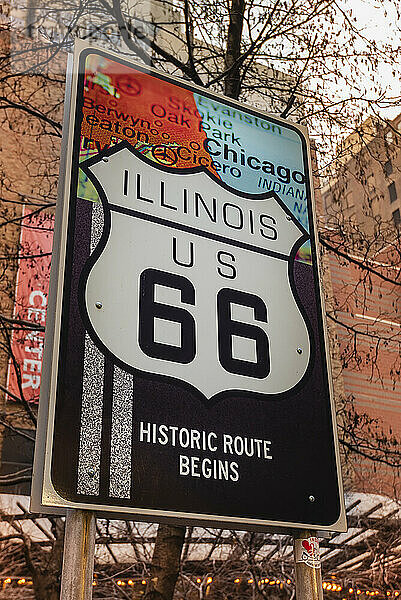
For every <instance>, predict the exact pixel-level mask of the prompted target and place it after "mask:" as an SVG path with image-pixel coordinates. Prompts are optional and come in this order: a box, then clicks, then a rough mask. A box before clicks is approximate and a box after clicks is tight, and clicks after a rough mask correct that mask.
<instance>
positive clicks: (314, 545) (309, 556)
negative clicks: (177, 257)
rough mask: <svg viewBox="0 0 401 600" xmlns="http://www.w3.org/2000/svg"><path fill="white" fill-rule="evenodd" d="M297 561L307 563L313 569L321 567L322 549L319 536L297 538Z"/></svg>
mask: <svg viewBox="0 0 401 600" xmlns="http://www.w3.org/2000/svg"><path fill="white" fill-rule="evenodd" d="M295 562H297V563H305V564H306V565H308V567H311V568H312V569H319V568H320V549H319V540H318V539H317V537H309V538H306V539H298V540H295Z"/></svg>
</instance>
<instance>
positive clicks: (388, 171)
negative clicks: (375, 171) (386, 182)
mask: <svg viewBox="0 0 401 600" xmlns="http://www.w3.org/2000/svg"><path fill="white" fill-rule="evenodd" d="M383 170H384V174H385V175H386V177H388V176H389V175H391V173H392V172H393V165H392V164H391V160H388V161H387V162H385V163H384V167H383Z"/></svg>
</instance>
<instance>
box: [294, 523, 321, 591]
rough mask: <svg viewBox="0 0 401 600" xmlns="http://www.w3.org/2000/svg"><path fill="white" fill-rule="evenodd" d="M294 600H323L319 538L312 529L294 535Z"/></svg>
mask: <svg viewBox="0 0 401 600" xmlns="http://www.w3.org/2000/svg"><path fill="white" fill-rule="evenodd" d="M294 560H295V585H296V600H323V588H322V570H321V566H320V550H319V540H318V538H317V537H316V535H315V533H314V532H313V531H309V530H300V531H299V532H297V533H296V535H295V536H294Z"/></svg>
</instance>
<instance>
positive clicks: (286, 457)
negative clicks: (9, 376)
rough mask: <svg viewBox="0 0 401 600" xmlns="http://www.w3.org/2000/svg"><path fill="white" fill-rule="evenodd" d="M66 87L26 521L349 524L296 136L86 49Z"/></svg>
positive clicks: (305, 169)
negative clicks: (75, 517) (45, 517)
mask: <svg viewBox="0 0 401 600" xmlns="http://www.w3.org/2000/svg"><path fill="white" fill-rule="evenodd" d="M126 81H130V82H131V83H130V86H129V89H128V87H127V85H126ZM132 89H135V91H136V92H135V95H133V94H132V93H131V91H132ZM72 90H73V94H72V100H71V113H70V117H69V118H70V121H69V130H68V133H66V129H67V128H65V132H64V135H65V137H66V138H67V146H68V151H67V155H66V159H65V167H66V177H65V179H66V181H65V185H64V187H62V194H61V196H62V201H61V202H60V204H59V208H58V210H59V215H58V219H57V221H58V225H59V229H58V234H57V235H58V237H57V246H56V248H57V250H59V257H58V261H57V264H56V260H53V264H54V265H55V266H54V267H53V272H52V278H53V279H52V281H53V293H52V291H51V297H52V298H53V307H54V312H53V313H52V315H53V318H52V319H51V320H50V324H51V330H50V331H48V332H47V343H46V353H47V354H46V356H47V358H45V361H46V363H45V364H46V367H47V368H46V372H45V385H43V384H42V392H41V393H42V396H41V402H40V421H41V424H42V425H41V427H40V432H41V433H40V435H39V440H38V445H37V450H36V459H35V460H36V463H35V472H36V475H35V479H34V487H33V496H32V507H33V508H34V509H35V508H36V509H37V510H39V509H40V510H45V509H46V510H49V508H50V509H51V508H52V507H64V506H69V507H74V506H75V507H85V508H89V509H93V510H100V511H109V512H114V513H116V514H125V515H128V516H130V517H131V518H133V516H135V518H139V519H145V520H146V519H148V520H150V519H153V520H167V521H173V522H177V521H178V522H185V523H188V522H192V523H201V524H205V523H208V524H216V525H219V526H229V527H233V526H238V527H241V528H245V529H246V528H249V529H255V528H256V529H257V528H266V527H268V526H273V525H274V526H275V527H279V528H280V527H281V528H283V527H285V528H292V527H309V528H314V529H328V530H336V531H340V530H342V529H344V524H345V521H344V508H343V503H342V498H341V481H340V477H339V472H338V453H337V441H336V434H335V426H334V415H333V407H332V401H331V391H330V389H331V388H330V381H329V376H328V366H327V356H326V342H325V332H324V326H323V319H322V304H321V297H320V291H319V277H318V269H317V255H316V240H315V233H314V226H313V211H312V198H311V195H312V191H311V185H310V175H309V166H308V165H309V162H308V161H309V158H308V143H307V138H306V134H305V131H304V130H303V129H301V128H299V127H296V126H295V125H293V124H292V123H288V122H286V121H283V120H280V119H276V118H273V117H270V116H268V115H265V114H264V113H261V112H257V111H254V110H253V109H251V108H248V107H244V106H242V105H239V104H238V103H235V102H232V101H228V100H227V99H225V98H221V97H218V96H215V95H212V94H209V93H205V92H204V91H203V90H200V89H198V88H195V87H192V86H189V85H187V84H186V83H185V84H184V83H183V82H178V81H177V80H174V79H171V78H168V77H166V76H164V75H162V74H159V73H156V72H154V71H152V70H148V69H144V68H142V67H139V66H137V65H133V64H131V63H127V62H124V61H122V60H121V59H119V58H117V57H115V56H114V55H112V54H109V53H105V52H104V51H102V50H97V49H94V48H87V47H84V46H80V47H78V48H77V50H76V57H75V70H74V71H73V74H72ZM46 382H47V384H46ZM47 399H48V401H47ZM67 449H68V451H67ZM315 473H318V476H316V475H315ZM273 482H274V492H273V488H272V483H273Z"/></svg>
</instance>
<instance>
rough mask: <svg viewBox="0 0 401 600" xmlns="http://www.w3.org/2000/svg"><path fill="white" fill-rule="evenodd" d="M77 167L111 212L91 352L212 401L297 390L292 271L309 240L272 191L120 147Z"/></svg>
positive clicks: (303, 364) (88, 289)
mask: <svg viewBox="0 0 401 600" xmlns="http://www.w3.org/2000/svg"><path fill="white" fill-rule="evenodd" d="M81 168H83V169H84V170H85V172H86V173H87V174H88V176H89V177H90V178H91V180H92V183H93V184H94V185H95V187H97V189H98V192H99V196H100V197H101V198H102V201H103V209H104V211H105V212H107V218H106V219H105V221H104V222H105V226H104V233H103V235H102V237H101V241H100V242H99V246H98V247H97V248H96V249H95V252H94V254H93V255H92V256H91V258H90V259H89V263H90V267H89V269H90V270H89V273H88V276H87V279H86V281H85V283H84V295H85V298H84V300H83V306H82V309H83V311H84V313H86V315H85V316H87V318H88V321H89V332H90V333H92V334H93V338H94V341H95V343H96V342H97V341H98V342H99V343H100V344H101V345H102V346H104V348H105V349H106V350H107V351H109V352H110V353H111V354H112V355H113V356H114V357H116V358H117V359H118V360H119V361H121V362H122V363H123V364H124V365H125V366H126V367H127V368H128V369H130V368H132V369H137V370H139V371H142V372H148V373H156V374H159V375H166V376H169V377H174V378H176V379H178V380H181V381H184V382H186V383H189V384H191V385H192V386H194V387H195V388H196V389H198V390H199V391H200V392H202V394H204V395H205V396H206V398H207V400H209V399H210V398H211V397H212V396H215V395H218V394H222V393H223V392H224V394H225V395H226V396H227V395H228V396H229V395H230V394H231V393H232V392H233V390H236V391H237V390H238V391H239V390H244V391H245V390H246V391H250V392H253V393H259V394H266V395H277V394H280V393H283V392H286V391H288V390H289V389H291V388H293V387H294V386H295V385H297V384H298V383H299V382H300V381H301V379H302V377H303V376H304V374H305V371H306V369H307V367H308V364H309V358H310V341H309V332H308V329H307V325H306V323H305V319H304V316H303V315H302V313H301V311H300V308H299V306H298V304H297V298H296V295H294V291H293V289H292V287H293V282H292V272H293V262H294V257H295V254H296V250H297V248H298V247H299V246H300V245H301V244H302V242H303V241H305V238H306V236H307V233H306V232H305V230H304V229H303V227H302V226H301V225H300V224H299V223H298V222H297V221H296V220H295V219H294V218H293V217H292V215H291V213H290V211H289V210H288V209H287V208H286V207H285V205H284V204H283V203H282V202H281V201H280V199H279V198H278V196H277V195H276V194H274V193H267V194H264V195H260V196H253V197H252V196H249V198H246V197H243V196H238V194H236V193H235V190H230V189H229V188H228V186H223V184H222V182H221V181H219V180H217V179H216V178H212V176H210V175H208V174H207V172H205V171H204V170H203V169H199V168H198V169H193V170H191V171H190V172H188V170H185V171H183V172H180V173H177V171H176V170H173V169H167V168H164V169H163V170H161V168H160V166H157V165H155V164H154V163H152V162H151V161H149V160H147V159H146V158H145V157H143V156H142V155H141V154H140V153H138V152H135V151H134V150H131V149H130V148H129V146H128V145H124V143H123V144H122V145H118V146H115V147H113V149H112V150H110V151H108V152H106V153H102V154H101V155H99V156H96V157H94V158H92V159H89V160H88V161H87V162H86V163H81ZM99 253H100V254H99ZM123 257H130V260H129V262H128V265H127V264H126V262H125V261H124V260H122V259H123ZM250 263H251V265H252V266H251V268H249V264H250ZM149 265H151V268H150V267H149ZM263 272H266V273H269V277H268V278H267V279H265V278H263V277H261V276H260V274H261V273H263ZM106 274H107V276H106ZM205 280H207V281H208V285H207V287H205V286H204V285H202V283H203V282H204V281H205ZM116 290H118V294H116ZM295 294H296V293H295ZM145 296H146V297H148V296H149V300H148V301H146V302H147V303H146V302H145V300H144V298H145ZM99 303H100V304H101V305H102V306H101V308H98V307H97V306H99ZM136 303H139V310H135V304H136ZM241 313H242V315H243V316H242V317H241ZM237 315H238V316H237ZM289 315H291V317H290V318H289ZM216 321H217V328H216V327H215V323H216ZM205 373H207V374H208V376H207V377H205Z"/></svg>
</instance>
